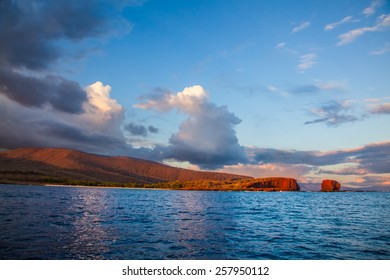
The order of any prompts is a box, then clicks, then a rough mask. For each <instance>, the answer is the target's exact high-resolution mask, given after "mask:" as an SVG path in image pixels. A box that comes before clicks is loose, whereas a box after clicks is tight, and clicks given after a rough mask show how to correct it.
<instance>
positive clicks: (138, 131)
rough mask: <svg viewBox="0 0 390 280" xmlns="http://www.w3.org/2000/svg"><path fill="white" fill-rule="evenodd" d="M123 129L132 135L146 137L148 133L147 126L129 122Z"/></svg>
mask: <svg viewBox="0 0 390 280" xmlns="http://www.w3.org/2000/svg"><path fill="white" fill-rule="evenodd" d="M125 130H126V131H128V132H129V133H130V134H131V135H134V136H144V137H146V136H147V135H148V130H147V128H146V127H145V126H144V125H142V124H134V123H129V124H128V125H126V126H125Z"/></svg>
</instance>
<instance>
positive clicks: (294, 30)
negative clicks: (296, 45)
mask: <svg viewBox="0 0 390 280" xmlns="http://www.w3.org/2000/svg"><path fill="white" fill-rule="evenodd" d="M309 26H310V21H305V22H303V23H301V24H300V25H298V26H296V27H294V29H293V30H292V31H291V33H296V32H300V31H302V30H304V29H306V28H308V27H309Z"/></svg>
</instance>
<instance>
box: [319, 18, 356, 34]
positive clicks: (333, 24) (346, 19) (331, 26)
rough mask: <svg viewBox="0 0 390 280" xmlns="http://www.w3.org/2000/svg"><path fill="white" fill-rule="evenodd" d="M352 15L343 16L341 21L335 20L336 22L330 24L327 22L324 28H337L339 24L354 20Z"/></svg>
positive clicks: (327, 29)
mask: <svg viewBox="0 0 390 280" xmlns="http://www.w3.org/2000/svg"><path fill="white" fill-rule="evenodd" d="M352 18H353V17H352V16H347V17H345V18H343V19H342V20H340V21H337V22H334V23H330V24H327V25H326V26H325V28H324V30H326V31H330V30H332V29H335V28H336V27H337V26H339V25H341V24H343V23H347V22H351V21H352Z"/></svg>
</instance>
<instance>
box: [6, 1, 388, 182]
mask: <svg viewBox="0 0 390 280" xmlns="http://www.w3.org/2000/svg"><path fill="white" fill-rule="evenodd" d="M0 38H1V44H0V130H1V131H2V133H1V134H0V149H5V150H6V149H14V148H20V147H64V148H72V149H77V150H81V151H85V152H92V153H98V154H104V155H125V156H132V157H139V158H144V159H149V160H153V161H159V162H162V163H166V164H170V165H173V166H179V167H184V168H190V169H194V170H214V171H223V172H230V173H236V174H243V175H250V176H253V177H267V176H284V177H294V178H296V179H297V180H298V181H299V182H300V183H303V184H308V185H309V184H312V183H313V184H314V183H318V182H320V181H321V180H323V179H326V178H332V179H336V180H338V181H339V182H341V184H342V185H343V186H348V187H370V186H381V187H389V188H390V128H389V127H390V126H389V124H390V78H389V77H390V3H389V1H387V0H356V1H349V0H337V1H336V0H331V1H329V0H318V1H312V0H310V1H305V0H301V1H287V0H275V1H255V0H243V1H233V0H223V1H222V0H213V1H202V0H198V1H195V0H188V1H172V0H166V1H161V0H149V1H141V0H128V1H126V0H120V1H104V0H90V1H72V0H71V1H49V0H46V1H45V0H41V1H39V0H33V1H30V0H28V1H27V0H3V1H1V3H0Z"/></svg>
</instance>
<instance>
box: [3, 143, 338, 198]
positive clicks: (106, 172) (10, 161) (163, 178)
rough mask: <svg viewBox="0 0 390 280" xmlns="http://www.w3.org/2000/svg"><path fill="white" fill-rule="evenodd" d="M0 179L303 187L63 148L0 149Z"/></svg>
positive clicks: (330, 184)
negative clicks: (1, 150) (2, 150)
mask: <svg viewBox="0 0 390 280" xmlns="http://www.w3.org/2000/svg"><path fill="white" fill-rule="evenodd" d="M0 183H3V184H42V185H82V186H102V187H128V188H158V189H175V190H212V191H300V190H301V187H300V186H299V184H298V182H297V180H296V179H294V178H285V177H271V178H252V177H248V176H242V175H236V174H228V173H221V172H207V171H193V170H187V169H183V168H177V167H172V166H168V165H164V164H161V163H157V162H152V161H147V160H142V159H137V158H132V157H123V156H102V155H96V154H89V153H85V152H80V151H76V150H71V149H63V148H20V149H15V150H9V151H4V152H0ZM321 191H323V192H335V191H340V183H338V182H336V181H334V180H324V181H323V182H322V185H321Z"/></svg>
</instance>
